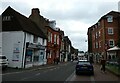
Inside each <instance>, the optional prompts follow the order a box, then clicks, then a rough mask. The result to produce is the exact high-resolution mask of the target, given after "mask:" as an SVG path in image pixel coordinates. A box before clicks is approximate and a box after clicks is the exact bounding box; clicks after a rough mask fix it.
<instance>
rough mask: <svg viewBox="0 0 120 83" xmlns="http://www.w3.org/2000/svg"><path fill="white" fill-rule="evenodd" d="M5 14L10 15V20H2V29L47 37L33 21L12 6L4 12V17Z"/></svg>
mask: <svg viewBox="0 0 120 83" xmlns="http://www.w3.org/2000/svg"><path fill="white" fill-rule="evenodd" d="M4 16H10V21H3V22H2V31H24V32H28V33H31V34H33V35H36V36H39V37H41V38H45V39H46V38H47V37H46V36H45V35H44V33H43V32H42V31H41V30H40V29H39V28H38V26H37V25H36V24H35V23H34V22H33V21H31V20H30V19H29V18H27V17H25V16H24V15H22V14H20V13H19V12H17V11H15V10H14V9H12V8H11V7H10V6H9V7H8V8H7V9H6V10H5V11H4V12H3V13H2V17H3V18H4Z"/></svg>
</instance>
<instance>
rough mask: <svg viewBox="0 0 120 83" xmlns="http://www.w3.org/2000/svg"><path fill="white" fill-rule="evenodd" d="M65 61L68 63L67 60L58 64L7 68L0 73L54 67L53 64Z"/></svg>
mask: <svg viewBox="0 0 120 83" xmlns="http://www.w3.org/2000/svg"><path fill="white" fill-rule="evenodd" d="M66 63H68V62H61V63H59V64H45V65H40V66H33V67H30V68H24V69H23V68H19V69H16V68H7V69H5V70H3V71H2V74H5V73H12V72H22V71H35V70H39V69H46V68H52V67H55V66H59V65H62V64H66Z"/></svg>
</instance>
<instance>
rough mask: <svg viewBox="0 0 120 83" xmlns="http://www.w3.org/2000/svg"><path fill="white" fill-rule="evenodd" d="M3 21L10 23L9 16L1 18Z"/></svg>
mask: <svg viewBox="0 0 120 83" xmlns="http://www.w3.org/2000/svg"><path fill="white" fill-rule="evenodd" d="M2 20H3V21H11V16H3V18H2Z"/></svg>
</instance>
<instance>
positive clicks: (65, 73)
mask: <svg viewBox="0 0 120 83" xmlns="http://www.w3.org/2000/svg"><path fill="white" fill-rule="evenodd" d="M74 68H75V63H73V62H68V63H65V64H60V65H57V66H51V67H47V68H44V69H39V70H33V71H30V70H29V71H22V72H21V71H20V72H11V73H4V74H3V75H2V81H65V80H66V79H67V78H68V77H69V76H70V75H71V73H73V72H74Z"/></svg>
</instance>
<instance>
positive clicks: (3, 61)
mask: <svg viewBox="0 0 120 83" xmlns="http://www.w3.org/2000/svg"><path fill="white" fill-rule="evenodd" d="M7 67H8V59H7V58H6V56H5V55H0V68H2V69H5V68H7Z"/></svg>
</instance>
